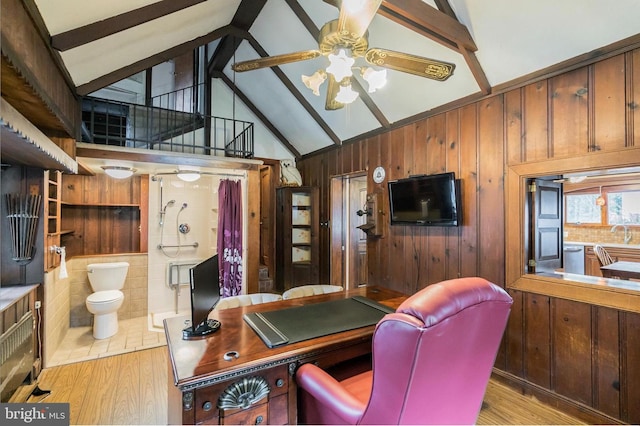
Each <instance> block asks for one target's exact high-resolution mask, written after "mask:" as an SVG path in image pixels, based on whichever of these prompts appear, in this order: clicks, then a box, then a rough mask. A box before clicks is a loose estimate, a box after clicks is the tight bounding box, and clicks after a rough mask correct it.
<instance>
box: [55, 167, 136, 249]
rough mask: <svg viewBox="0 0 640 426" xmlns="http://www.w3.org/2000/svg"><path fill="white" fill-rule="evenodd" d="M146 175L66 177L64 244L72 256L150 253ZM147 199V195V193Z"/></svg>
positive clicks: (62, 201) (63, 204) (63, 207)
mask: <svg viewBox="0 0 640 426" xmlns="http://www.w3.org/2000/svg"><path fill="white" fill-rule="evenodd" d="M143 181H144V182H145V185H146V179H143V178H142V176H133V177H131V178H128V179H121V180H120V179H113V178H110V177H108V176H107V175H102V174H100V175H96V176H81V175H65V176H64V177H63V180H62V184H61V188H60V192H61V202H60V204H61V211H62V213H61V226H62V230H61V234H62V240H61V244H62V245H64V246H66V250H67V254H68V255H69V256H79V255H95V254H115V253H138V252H143V251H146V248H147V246H146V241H147V237H146V233H145V234H144V235H143V233H142V231H143V230H146V225H144V226H143V224H146V222H147V214H148V213H147V208H146V206H147V202H146V201H143V197H142V194H143V183H142V182H143ZM144 194H145V196H146V192H144Z"/></svg>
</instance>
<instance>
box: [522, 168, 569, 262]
mask: <svg viewBox="0 0 640 426" xmlns="http://www.w3.org/2000/svg"><path fill="white" fill-rule="evenodd" d="M529 188H530V194H531V197H530V204H531V209H530V213H531V223H532V227H531V229H532V234H533V235H531V246H530V247H531V248H530V250H529V254H530V256H529V259H530V261H529V272H530V273H537V274H539V273H545V272H547V273H553V272H554V271H555V270H556V269H558V268H561V267H562V241H563V238H562V217H563V216H562V207H563V205H562V184H561V183H558V182H553V181H552V180H541V179H535V180H532V181H531V182H530V185H529Z"/></svg>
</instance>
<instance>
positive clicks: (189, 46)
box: [76, 25, 236, 96]
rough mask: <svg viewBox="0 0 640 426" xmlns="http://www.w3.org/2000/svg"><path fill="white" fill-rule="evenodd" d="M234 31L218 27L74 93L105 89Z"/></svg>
mask: <svg viewBox="0 0 640 426" xmlns="http://www.w3.org/2000/svg"><path fill="white" fill-rule="evenodd" d="M235 31H236V29H235V28H234V27H231V26H229V25H227V26H224V27H220V28H218V29H217V30H214V31H212V32H210V33H209V34H206V35H203V36H201V37H198V38H195V39H193V40H190V41H188V42H186V43H182V44H179V45H177V46H174V47H172V48H169V49H167V50H165V51H163V52H160V53H156V54H155V55H152V56H149V57H148V58H145V59H141V60H139V61H137V62H135V63H133V64H130V65H127V66H126V67H123V68H120V69H117V70H115V71H111V72H110V73H108V74H105V75H103V76H101V77H98V78H96V79H95V80H92V81H90V82H88V83H85V84H81V85H80V86H78V88H77V91H76V92H77V93H78V95H81V96H84V95H87V94H89V93H92V92H95V91H96V90H99V89H102V88H103V87H107V86H109V85H110V84H113V83H115V82H118V81H120V80H122V79H125V78H127V77H129V76H132V75H133V74H136V73H138V72H140V71H144V70H146V69H148V68H151V67H153V66H154V65H157V64H159V63H162V62H166V61H169V60H171V59H174V58H176V57H178V56H180V55H182V54H184V53H186V52H190V51H192V50H194V49H196V48H197V47H200V46H202V45H205V44H208V43H211V42H212V41H213V40H216V39H219V38H220V37H223V36H225V35H227V34H230V33H234V32H235Z"/></svg>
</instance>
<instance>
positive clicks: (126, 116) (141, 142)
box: [82, 97, 254, 158]
mask: <svg viewBox="0 0 640 426" xmlns="http://www.w3.org/2000/svg"><path fill="white" fill-rule="evenodd" d="M82 141H83V142H89V143H95V144H101V145H113V146H122V147H130V148H143V149H152V150H162V151H172V152H181V153H188V154H204V155H213V156H224V157H241V158H253V154H254V144H253V123H251V122H248V121H241V120H232V119H228V118H222V117H214V116H206V115H203V114H200V113H197V112H195V113H193V112H185V111H178V110H175V109H168V108H159V107H153V106H144V105H137V104H129V103H125V102H118V101H112V100H107V99H99V98H93V97H85V98H83V100H82Z"/></svg>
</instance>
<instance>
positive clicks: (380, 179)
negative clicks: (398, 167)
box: [373, 166, 385, 183]
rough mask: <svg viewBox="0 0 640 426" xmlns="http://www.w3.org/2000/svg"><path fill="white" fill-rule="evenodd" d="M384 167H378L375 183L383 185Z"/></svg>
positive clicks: (374, 176) (375, 173)
mask: <svg viewBox="0 0 640 426" xmlns="http://www.w3.org/2000/svg"><path fill="white" fill-rule="evenodd" d="M384 175H385V173H384V167H382V166H378V167H376V168H375V170H374V171H373V181H374V182H375V183H382V182H383V181H384Z"/></svg>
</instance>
